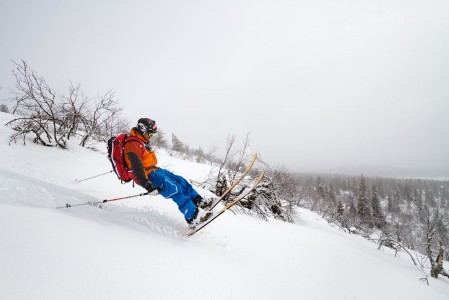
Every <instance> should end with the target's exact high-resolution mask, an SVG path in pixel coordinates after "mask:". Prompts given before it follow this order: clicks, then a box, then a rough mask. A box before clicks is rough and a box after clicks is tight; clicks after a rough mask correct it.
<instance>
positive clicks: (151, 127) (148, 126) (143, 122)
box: [137, 118, 157, 135]
mask: <svg viewBox="0 0 449 300" xmlns="http://www.w3.org/2000/svg"><path fill="white" fill-rule="evenodd" d="M137 130H138V131H139V133H140V134H141V135H144V134H145V133H147V132H148V134H150V135H153V134H156V133H157V126H156V121H153V120H151V119H149V118H140V119H139V121H137Z"/></svg>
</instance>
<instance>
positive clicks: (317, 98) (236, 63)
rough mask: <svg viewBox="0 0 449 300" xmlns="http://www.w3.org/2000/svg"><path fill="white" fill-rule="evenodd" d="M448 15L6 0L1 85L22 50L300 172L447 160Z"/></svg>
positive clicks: (349, 5)
mask: <svg viewBox="0 0 449 300" xmlns="http://www.w3.org/2000/svg"><path fill="white" fill-rule="evenodd" d="M93 2H95V3H93ZM448 15H449V2H448V1H444V0H442V1H437V0H421V1H410V0H404V1H397V0H393V1H383V0H381V1H360V0H359V1H356V0H353V1H351V0H350V1H339V0H337V1H323V0H318V1H286V0H276V1H129V2H126V3H125V2H123V1H20V0H19V1H2V3H1V4H0V36H1V40H2V41H1V45H0V67H1V73H0V86H1V87H2V89H1V90H0V99H6V98H8V97H10V91H11V90H12V89H13V87H14V78H13V76H12V74H11V70H12V69H13V67H14V64H13V63H12V61H11V60H13V61H20V59H24V60H25V61H27V63H28V64H29V65H30V67H31V68H32V69H34V70H35V71H37V72H38V73H39V74H41V75H42V76H43V77H44V78H45V79H46V80H47V82H48V83H49V84H50V86H52V87H53V88H54V89H55V90H57V91H58V92H59V93H64V92H65V91H66V89H67V87H68V85H69V81H72V82H74V83H80V84H81V86H82V88H83V90H84V91H85V93H86V94H88V95H92V96H95V95H97V94H98V93H103V92H105V91H107V90H109V89H113V90H114V91H115V92H116V96H117V98H118V99H119V101H120V102H121V104H122V105H123V106H124V107H125V110H124V113H125V116H126V117H127V118H128V119H129V120H132V121H133V122H134V120H137V119H138V118H140V117H149V118H153V119H155V120H156V121H157V123H158V125H159V127H160V128H162V129H163V130H164V131H165V132H166V133H167V137H168V138H170V135H171V133H175V134H176V135H177V136H178V137H179V138H180V139H181V140H182V141H183V142H185V143H186V144H189V145H190V146H192V147H197V146H201V147H202V148H203V149H204V150H207V149H209V147H210V146H212V145H216V146H217V147H218V148H219V149H223V147H224V144H225V142H226V138H227V136H228V135H232V134H235V135H236V136H237V140H238V142H240V143H241V142H243V140H244V138H245V136H246V134H248V133H249V134H250V140H251V150H252V151H253V152H255V151H257V152H259V153H261V155H262V157H263V159H264V160H265V161H267V162H268V163H270V164H272V165H273V166H276V165H281V164H283V165H285V166H287V167H288V168H289V169H290V170H291V171H295V172H319V171H332V172H333V171H335V172H339V171H342V172H345V170H349V169H351V170H352V172H355V173H357V172H358V173H361V172H368V173H369V172H371V171H369V170H374V169H376V170H392V169H395V170H399V169H398V168H400V169H404V168H407V169H409V170H410V169H411V170H417V169H415V168H421V169H422V168H426V169H432V170H435V168H439V169H444V166H449V155H448V154H447V153H449V130H448V129H449V84H448V83H449V55H448V53H449V18H448V17H447V16H448ZM2 103H4V101H3V102H2ZM445 170H446V171H448V170H449V168H447V169H445ZM446 171H443V173H444V172H446ZM372 172H373V174H374V173H376V172H377V171H372ZM416 172H417V173H413V171H412V172H411V174H412V175H416V176H421V175H425V174H424V173H419V172H418V171H416ZM440 173H441V172H440ZM440 173H435V174H434V175H436V176H442V175H444V174H440ZM404 174H405V173H404ZM401 175H402V176H405V175H403V174H400V175H399V176H401ZM407 176H409V175H407ZM432 176H433V175H432ZM446 176H449V174H446Z"/></svg>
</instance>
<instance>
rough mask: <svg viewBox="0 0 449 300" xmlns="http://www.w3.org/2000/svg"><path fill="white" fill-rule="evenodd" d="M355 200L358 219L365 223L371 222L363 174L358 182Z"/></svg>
mask: <svg viewBox="0 0 449 300" xmlns="http://www.w3.org/2000/svg"><path fill="white" fill-rule="evenodd" d="M357 201H358V202H357V213H358V215H359V218H360V221H361V222H362V223H365V224H371V220H372V217H371V210H370V203H369V198H368V187H367V185H366V181H365V178H364V177H363V174H362V178H361V179H360V183H359V195H358V198H357Z"/></svg>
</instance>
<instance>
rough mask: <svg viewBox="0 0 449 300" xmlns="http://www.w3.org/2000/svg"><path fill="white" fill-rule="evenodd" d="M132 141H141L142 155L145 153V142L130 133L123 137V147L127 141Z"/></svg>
mask: <svg viewBox="0 0 449 300" xmlns="http://www.w3.org/2000/svg"><path fill="white" fill-rule="evenodd" d="M130 141H136V142H139V143H140V145H141V148H142V155H143V154H144V153H145V143H144V142H143V141H142V140H141V139H139V138H137V137H135V136H132V135H129V134H127V135H126V136H125V138H124V139H123V147H125V144H126V142H130Z"/></svg>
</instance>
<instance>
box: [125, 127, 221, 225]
mask: <svg viewBox="0 0 449 300" xmlns="http://www.w3.org/2000/svg"><path fill="white" fill-rule="evenodd" d="M129 134H130V135H131V136H134V137H137V138H138V139H140V140H141V141H143V143H144V144H145V149H142V143H140V142H139V141H136V140H129V141H127V142H126V143H125V145H124V153H125V162H126V165H127V167H128V168H129V169H132V172H133V174H134V182H136V183H137V184H138V185H140V186H142V187H143V188H144V189H146V190H147V191H148V192H149V193H150V195H152V196H155V195H157V194H161V195H162V196H163V197H164V198H166V199H168V198H171V199H172V200H173V201H174V202H175V203H176V205H177V206H178V209H179V211H181V213H182V214H183V215H184V218H185V220H186V221H187V223H188V224H189V225H190V226H192V227H194V226H196V225H198V224H200V223H202V222H205V221H206V220H208V219H209V218H210V217H211V216H212V212H210V211H207V210H205V209H206V208H208V207H210V206H211V205H212V202H213V198H211V197H208V198H203V197H201V196H200V195H199V194H198V193H197V192H196V191H195V190H194V189H193V187H192V185H191V184H190V183H189V182H187V180H185V179H184V178H183V177H181V176H178V175H175V174H173V173H172V172H170V171H168V170H166V169H163V168H159V167H157V166H156V164H157V158H156V153H155V152H154V151H152V149H151V147H150V146H149V142H150V138H151V137H152V136H154V135H156V134H157V126H156V122H155V121H153V120H151V119H148V118H141V119H139V120H138V122H137V126H136V127H134V128H132V129H131V131H130V133H129Z"/></svg>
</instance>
